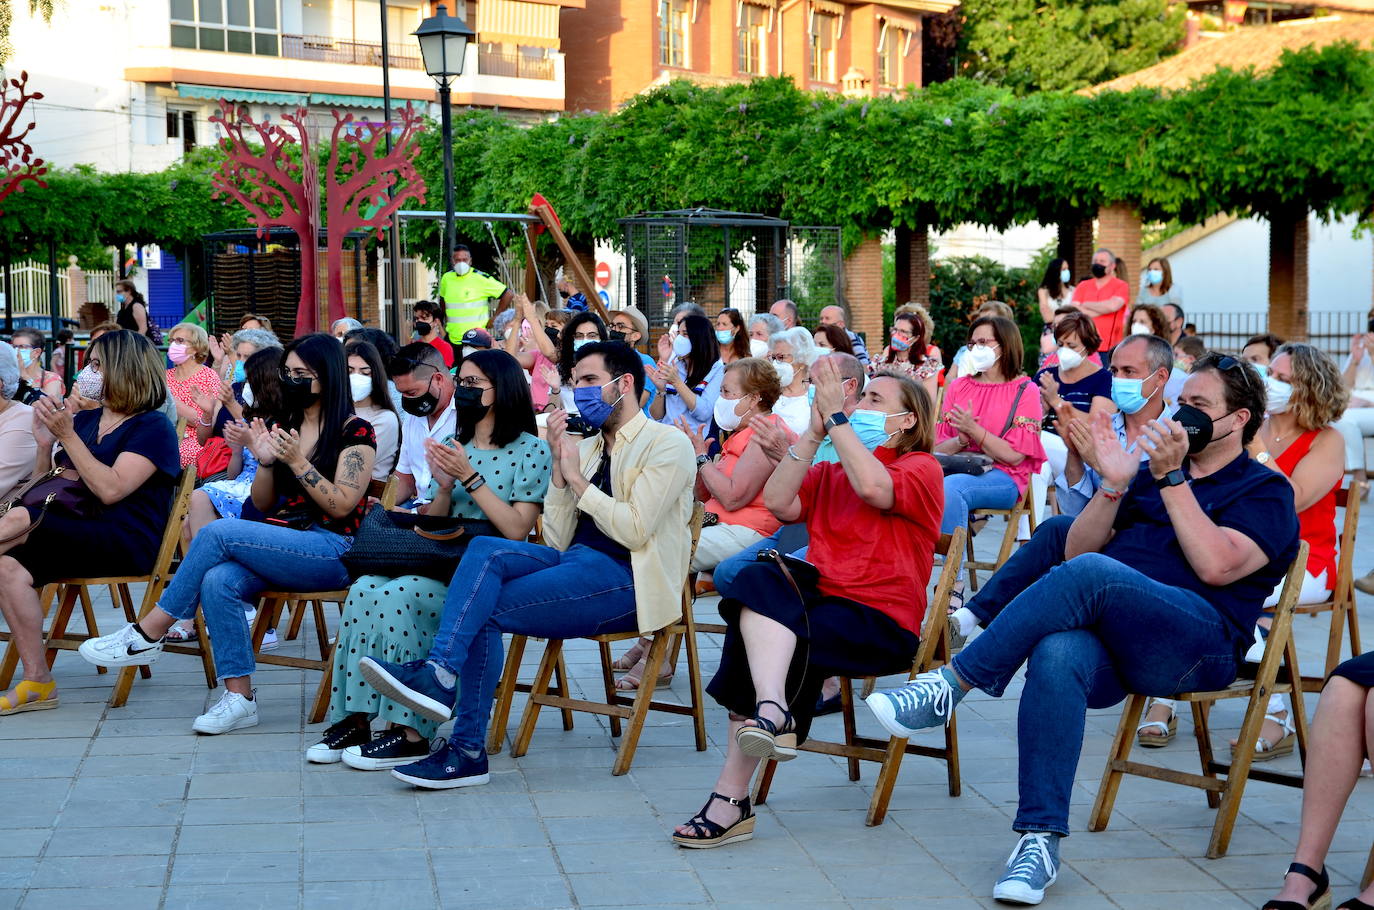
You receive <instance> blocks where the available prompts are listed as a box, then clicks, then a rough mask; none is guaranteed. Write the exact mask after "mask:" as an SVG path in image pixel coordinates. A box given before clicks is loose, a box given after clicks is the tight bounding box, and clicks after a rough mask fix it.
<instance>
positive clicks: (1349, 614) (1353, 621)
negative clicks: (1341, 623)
mask: <svg viewBox="0 0 1374 910" xmlns="http://www.w3.org/2000/svg"><path fill="white" fill-rule="evenodd" d="M1345 616H1346V622H1347V623H1348V624H1349V625H1350V653H1351V654H1357V655H1358V654H1363V653H1364V651H1363V650H1362V649H1361V645H1360V613H1359V611H1358V610H1355V609H1353V608H1351V609H1347V610H1346V611H1345Z"/></svg>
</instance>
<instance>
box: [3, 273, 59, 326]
mask: <svg viewBox="0 0 1374 910" xmlns="http://www.w3.org/2000/svg"><path fill="white" fill-rule="evenodd" d="M10 287H11V290H12V292H13V294H14V299H13V300H11V301H9V306H10V311H11V312H13V313H42V314H43V315H45V316H46V315H48V314H49V313H51V312H52V303H51V301H50V298H49V296H48V266H47V264H46V263H42V262H37V261H35V260H32V259H28V260H24V261H22V262H16V263H14V264H13V265H11V266H10ZM57 297H58V313H59V314H60V315H62V316H64V317H68V318H70V317H71V316H72V296H71V290H70V289H69V288H68V286H67V270H66V269H58V270H57Z"/></svg>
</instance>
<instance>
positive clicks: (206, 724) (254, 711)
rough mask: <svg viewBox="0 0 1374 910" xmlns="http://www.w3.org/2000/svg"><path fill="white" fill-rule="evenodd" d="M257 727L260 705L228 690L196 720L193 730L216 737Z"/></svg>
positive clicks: (192, 726)
mask: <svg viewBox="0 0 1374 910" xmlns="http://www.w3.org/2000/svg"><path fill="white" fill-rule="evenodd" d="M257 725H258V703H257V702H256V701H254V700H252V699H247V698H244V697H243V696H242V695H240V694H238V693H237V692H229V691H227V690H226V691H225V693H224V694H223V695H221V696H220V699H219V701H217V702H215V703H214V704H213V705H211V706H210V710H209V711H206V712H205V713H204V714H202V715H201V716H200V717H197V718H196V719H195V722H194V723H192V724H191V729H192V730H195V731H196V732H197V733H208V734H211V735H214V734H218V733H228V732H230V731H232V730H242V729H243V728H244V727H256V726H257Z"/></svg>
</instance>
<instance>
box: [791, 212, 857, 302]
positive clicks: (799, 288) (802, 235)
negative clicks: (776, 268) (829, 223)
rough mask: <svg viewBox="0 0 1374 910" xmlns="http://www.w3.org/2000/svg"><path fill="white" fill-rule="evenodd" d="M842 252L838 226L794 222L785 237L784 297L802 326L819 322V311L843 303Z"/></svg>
mask: <svg viewBox="0 0 1374 910" xmlns="http://www.w3.org/2000/svg"><path fill="white" fill-rule="evenodd" d="M844 291H845V287H844V251H843V248H842V247H841V243H840V229H839V228H837V227H817V226H813V225H805V226H798V225H793V226H792V227H790V228H789V229H788V238H787V297H788V298H789V299H790V300H791V301H792V302H793V303H795V304H796V305H797V311H798V314H799V315H800V317H801V323H802V325H810V326H814V325H816V324H817V323H819V322H820V317H821V310H822V309H823V308H825V307H828V306H831V305H833V304H843V303H844V300H845V294H844Z"/></svg>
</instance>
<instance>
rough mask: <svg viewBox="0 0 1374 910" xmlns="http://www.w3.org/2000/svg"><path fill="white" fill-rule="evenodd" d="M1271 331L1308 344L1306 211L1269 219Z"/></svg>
mask: <svg viewBox="0 0 1374 910" xmlns="http://www.w3.org/2000/svg"><path fill="white" fill-rule="evenodd" d="M1269 331H1271V332H1273V333H1274V334H1275V335H1277V336H1279V337H1280V338H1282V339H1283V340H1284V341H1306V340H1307V209H1306V208H1294V209H1288V210H1286V211H1282V212H1275V213H1273V214H1272V215H1271V216H1270V218H1269Z"/></svg>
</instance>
